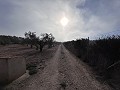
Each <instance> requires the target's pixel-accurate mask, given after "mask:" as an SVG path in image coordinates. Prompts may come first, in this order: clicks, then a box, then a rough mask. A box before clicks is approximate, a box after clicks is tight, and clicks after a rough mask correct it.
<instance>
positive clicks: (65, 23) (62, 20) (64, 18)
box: [60, 17, 69, 26]
mask: <svg viewBox="0 0 120 90" xmlns="http://www.w3.org/2000/svg"><path fill="white" fill-rule="evenodd" d="M68 22H69V20H68V19H67V18H66V17H63V18H62V19H61V20H60V23H61V24H62V26H66V25H67V24H68Z"/></svg>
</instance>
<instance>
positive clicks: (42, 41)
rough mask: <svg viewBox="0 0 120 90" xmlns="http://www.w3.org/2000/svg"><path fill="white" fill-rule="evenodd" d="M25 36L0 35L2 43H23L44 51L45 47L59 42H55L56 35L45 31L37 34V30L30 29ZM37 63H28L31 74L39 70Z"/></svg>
mask: <svg viewBox="0 0 120 90" xmlns="http://www.w3.org/2000/svg"><path fill="white" fill-rule="evenodd" d="M24 36H25V37H17V36H6V35H0V45H1V46H6V45H12V44H21V45H27V46H28V47H29V48H33V49H36V50H39V51H40V52H42V51H43V48H44V47H45V48H48V49H49V48H51V47H53V46H54V45H57V44H58V42H55V37H54V36H53V35H52V34H51V33H50V34H48V33H43V34H41V35H40V36H37V35H36V33H35V32H31V31H29V32H25V34H24ZM37 64H39V63H37ZM37 64H36V63H33V62H31V63H26V69H27V70H29V74H30V75H33V74H36V73H37V72H38V67H37Z"/></svg>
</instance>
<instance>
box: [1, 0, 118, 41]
mask: <svg viewBox="0 0 120 90" xmlns="http://www.w3.org/2000/svg"><path fill="white" fill-rule="evenodd" d="M64 16H65V17H66V18H68V20H69V22H68V24H67V25H66V26H65V27H63V26H62V25H61V23H60V20H61V19H62V18H63V17H64ZM119 30H120V0H0V34H5V35H8V34H9V35H17V36H24V33H25V32H28V31H33V32H36V33H37V35H40V34H41V33H52V34H53V35H54V36H55V38H56V40H59V41H65V40H72V39H76V38H80V37H88V36H89V37H90V38H94V37H96V36H98V35H100V34H104V33H106V34H107V33H114V32H115V33H117V34H120V31H119Z"/></svg>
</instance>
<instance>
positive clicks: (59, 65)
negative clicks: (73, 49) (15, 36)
mask: <svg viewBox="0 0 120 90" xmlns="http://www.w3.org/2000/svg"><path fill="white" fill-rule="evenodd" d="M19 47H20V48H19V49H18V50H20V53H19V51H18V50H17V49H16V50H14V47H13V51H14V52H13V53H12V54H15V55H23V56H24V57H25V58H26V61H27V63H31V61H32V62H33V63H35V62H36V63H38V64H37V65H38V67H41V65H42V64H44V65H45V66H44V68H43V69H42V70H41V69H40V70H39V71H38V73H37V74H34V75H31V76H29V75H28V74H27V73H26V74H25V75H23V76H22V77H20V78H19V79H18V80H16V81H14V82H13V83H11V84H9V85H7V86H6V87H4V90H111V88H110V87H109V86H108V85H106V84H101V83H99V82H98V81H97V80H96V79H95V76H94V75H93V72H92V70H91V69H90V67H89V66H87V65H86V64H84V63H83V62H82V61H80V60H79V59H78V58H77V57H75V56H74V55H72V54H71V53H70V52H69V51H68V50H67V49H66V48H65V47H64V46H63V45H62V44H61V45H59V46H56V47H53V48H51V49H49V50H48V49H45V50H44V51H43V52H42V53H41V54H40V53H38V51H36V50H33V49H27V47H25V49H23V48H22V46H19ZM2 49H3V48H2ZM2 49H0V50H1V53H3V52H2ZM4 50H5V49H3V51H4ZM8 51H10V50H9V48H8V50H6V52H8ZM23 51H24V52H23ZM30 51H32V52H31V53H30ZM22 53H24V54H22ZM26 54H27V55H26ZM42 62H44V63H42Z"/></svg>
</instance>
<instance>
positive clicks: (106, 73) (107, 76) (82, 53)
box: [64, 35, 120, 89]
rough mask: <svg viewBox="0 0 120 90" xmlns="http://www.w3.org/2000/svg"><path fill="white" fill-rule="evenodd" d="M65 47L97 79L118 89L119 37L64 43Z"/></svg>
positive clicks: (119, 76) (119, 75) (119, 65)
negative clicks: (79, 59) (81, 61)
mask: <svg viewBox="0 0 120 90" xmlns="http://www.w3.org/2000/svg"><path fill="white" fill-rule="evenodd" d="M64 45H65V47H66V48H67V49H68V50H69V51H71V52H72V53H73V54H75V55H76V56H77V57H79V58H81V60H83V61H84V62H86V63H88V64H89V65H90V66H92V67H93V69H94V70H95V71H96V74H98V77H97V79H99V80H102V81H104V82H108V83H109V84H110V85H112V86H113V87H114V88H119V89H120V85H119V84H120V36H114V35H113V36H109V37H104V38H99V39H98V40H89V38H87V39H77V40H73V41H68V42H65V43H64Z"/></svg>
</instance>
